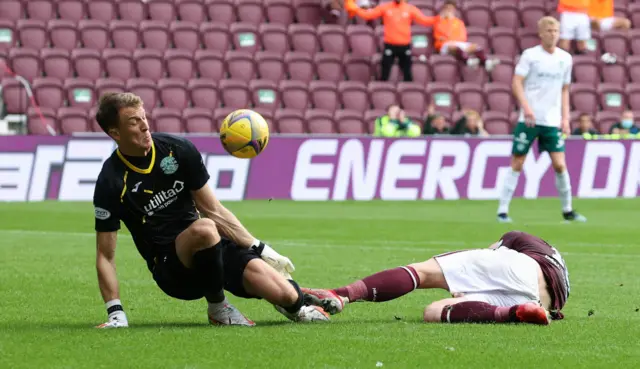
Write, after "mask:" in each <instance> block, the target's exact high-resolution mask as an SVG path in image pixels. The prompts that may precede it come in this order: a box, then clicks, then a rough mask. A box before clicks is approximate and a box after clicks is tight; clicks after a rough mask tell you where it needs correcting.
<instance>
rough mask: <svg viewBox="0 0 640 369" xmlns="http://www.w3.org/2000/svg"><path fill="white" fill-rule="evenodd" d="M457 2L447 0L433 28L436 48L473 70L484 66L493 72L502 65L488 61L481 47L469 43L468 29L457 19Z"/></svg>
mask: <svg viewBox="0 0 640 369" xmlns="http://www.w3.org/2000/svg"><path fill="white" fill-rule="evenodd" d="M456 11H457V10H456V2H455V1H454V0H447V1H445V2H444V5H443V6H442V10H441V11H440V15H439V16H438V17H436V19H437V20H436V22H435V24H434V26H433V39H434V47H435V49H436V51H438V52H439V53H440V54H442V55H451V56H453V57H455V58H456V59H457V60H458V61H461V62H464V63H466V64H467V66H469V67H471V68H476V67H477V66H478V65H480V66H483V67H484V68H485V69H486V70H487V71H488V72H491V71H492V70H493V68H495V66H496V65H498V64H499V63H500V61H499V60H497V59H487V56H486V54H485V51H484V50H483V49H482V47H481V46H480V45H477V44H474V43H471V42H468V41H467V28H466V26H465V24H464V22H463V21H462V20H461V19H460V18H457V17H456Z"/></svg>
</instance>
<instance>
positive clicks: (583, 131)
mask: <svg viewBox="0 0 640 369" xmlns="http://www.w3.org/2000/svg"><path fill="white" fill-rule="evenodd" d="M571 134H572V135H573V136H582V137H583V138H587V139H589V138H591V136H593V135H597V134H599V133H598V131H597V130H596V129H595V128H593V121H592V120H591V116H590V115H589V114H587V113H582V114H580V118H579V125H578V127H577V128H576V129H574V130H573V132H571Z"/></svg>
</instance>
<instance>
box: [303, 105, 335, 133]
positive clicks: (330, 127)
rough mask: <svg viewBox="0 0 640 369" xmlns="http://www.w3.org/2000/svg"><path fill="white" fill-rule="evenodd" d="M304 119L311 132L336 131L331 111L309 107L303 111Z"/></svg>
mask: <svg viewBox="0 0 640 369" xmlns="http://www.w3.org/2000/svg"><path fill="white" fill-rule="evenodd" d="M304 119H305V121H306V122H307V126H308V127H309V133H312V134H334V133H336V126H335V122H334V121H333V113H332V112H330V111H327V110H322V109H310V110H307V111H306V112H305V115H304Z"/></svg>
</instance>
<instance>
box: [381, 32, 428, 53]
mask: <svg viewBox="0 0 640 369" xmlns="http://www.w3.org/2000/svg"><path fill="white" fill-rule="evenodd" d="M381 29H382V27H381ZM411 35H412V36H411V39H412V41H411V54H412V55H413V56H420V55H424V56H427V57H428V56H431V54H432V52H433V45H431V40H432V39H433V36H432V34H431V29H430V28H425V27H423V26H413V27H411ZM377 36H378V37H379V39H378V42H377V45H378V47H379V48H380V50H383V46H382V45H383V43H384V40H383V39H382V34H378V35H377Z"/></svg>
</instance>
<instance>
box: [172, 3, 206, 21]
mask: <svg viewBox="0 0 640 369" xmlns="http://www.w3.org/2000/svg"><path fill="white" fill-rule="evenodd" d="M175 4H176V12H177V13H178V16H179V17H180V20H182V21H185V22H191V23H195V24H200V23H202V22H206V20H207V13H206V12H205V8H204V1H202V0H176V1H175Z"/></svg>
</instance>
